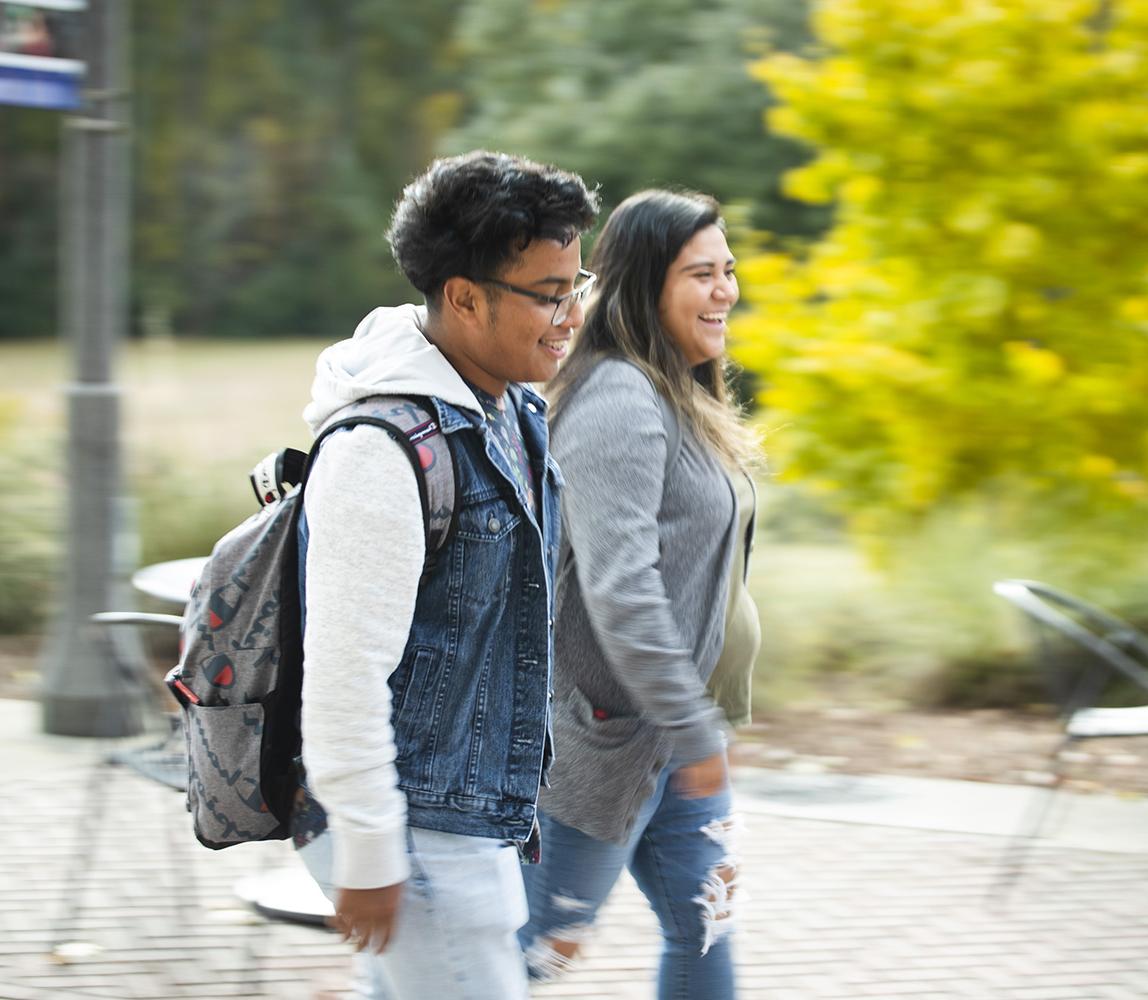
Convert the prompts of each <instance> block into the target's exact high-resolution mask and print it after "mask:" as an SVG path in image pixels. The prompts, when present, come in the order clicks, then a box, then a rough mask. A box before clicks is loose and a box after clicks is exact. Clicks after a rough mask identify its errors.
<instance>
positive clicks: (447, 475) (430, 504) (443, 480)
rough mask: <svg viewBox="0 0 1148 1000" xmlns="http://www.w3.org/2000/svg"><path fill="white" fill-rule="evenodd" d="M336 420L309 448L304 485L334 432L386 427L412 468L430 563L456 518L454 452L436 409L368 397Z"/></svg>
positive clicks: (402, 400)
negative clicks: (362, 425) (436, 414)
mask: <svg viewBox="0 0 1148 1000" xmlns="http://www.w3.org/2000/svg"><path fill="white" fill-rule="evenodd" d="M336 417H337V418H338V419H336V420H334V421H332V422H331V423H328V424H327V425H326V426H324V428H323V430H322V431H321V433H320V434H319V436H318V437H317V438H316V439H315V443H314V444H313V445H312V446H311V452H310V454H309V455H308V456H307V459H306V462H305V465H304V468H303V470H302V474H301V478H300V486H301V487H305V486H306V482H307V477H308V476H309V475H310V472H311V468H312V466H313V465H314V463H315V459H316V458H317V457H318V454H319V448H320V446H321V445H322V444H323V442H324V441H325V440H326V439H327V437H328V436H329V435H330V434H332V433H334V432H335V431H337V430H340V429H341V428H344V427H356V426H358V425H360V424H369V425H372V426H375V427H380V428H382V429H383V430H385V431H386V432H387V433H388V434H390V436H391V437H392V438H393V439H394V440H395V441H396V442H397V443H398V444H399V445H400V446H401V447H402V449H403V451H404V452H405V453H406V456H407V458H408V459H410V463H411V468H413V469H414V472H415V480H416V482H417V483H418V488H419V502H420V504H421V506H422V511H423V525H424V526H425V528H426V551H427V557H428V559H429V558H430V557H431V556H432V555H433V554H434V553H436V552H438V551H439V550H440V549H441V548H442V547H443V546H444V545H445V544H446V543H447V540H448V539H449V538H450V537H451V536H452V535H453V533H454V530H455V524H456V522H457V520H458V478H457V475H456V470H455V464H454V454H453V452H452V451H451V449H450V442H449V441H448V439H447V436H446V435H445V434H443V432H442V428H440V427H439V424H438V420H437V418H436V417H435V415H434V412H433V409H432V408H431V407H430V405H429V403H425V402H424V401H422V400H417V399H408V398H406V397H404V396H370V397H368V398H365V399H360V400H356V401H355V402H354V403H351V404H350V405H348V406H345V407H343V408H342V409H341V410H339V411H338V413H337V414H336Z"/></svg>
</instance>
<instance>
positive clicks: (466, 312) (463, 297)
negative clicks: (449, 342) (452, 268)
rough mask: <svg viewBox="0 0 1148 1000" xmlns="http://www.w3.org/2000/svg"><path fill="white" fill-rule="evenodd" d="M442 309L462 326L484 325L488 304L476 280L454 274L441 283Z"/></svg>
mask: <svg viewBox="0 0 1148 1000" xmlns="http://www.w3.org/2000/svg"><path fill="white" fill-rule="evenodd" d="M442 310H443V312H445V313H448V314H450V315H451V316H452V317H453V319H454V321H455V322H457V323H461V324H463V325H464V326H468V327H485V325H486V315H487V312H488V310H489V304H488V302H487V299H486V296H485V295H483V294H482V293H481V291H480V289H479V286H478V284H477V283H476V282H474V281H471V280H470V279H469V278H462V277H457V276H456V277H453V278H447V280H446V281H445V282H444V283H443V286H442Z"/></svg>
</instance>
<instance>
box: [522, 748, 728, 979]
mask: <svg viewBox="0 0 1148 1000" xmlns="http://www.w3.org/2000/svg"><path fill="white" fill-rule="evenodd" d="M671 774H672V766H671V767H667V768H666V769H665V770H664V771H663V772H662V774H661V777H660V778H659V779H658V784H657V787H656V789H655V790H654V794H653V796H651V798H650V800H649V801H648V802H647V803H646V804H645V805H644V806H643V807H642V810H641V812H640V813H639V814H638V818H637V820H636V822H635V824H634V830H633V832H632V834H631V836H630V839H629V840H628V841H627V842H626V843H625V844H615V843H611V842H609V841H604V840H596V839H595V838H593V837H589V836H587V835H586V834H584V833H582V832H581V831H579V830H575V829H574V828H572V827H569V826H564V825H563V824H561V823H559V822H558V821H557V820H555V819H553V818H551V817H549V816H547V815H545V814H540V820H541V824H542V862H541V864H538V865H528V866H527V867H525V868H524V869H523V875H524V878H525V881H526V898H527V902H528V903H529V905H530V919H529V921H528V922H527V924H526V926H525V927H523V928H522V930H520V931H519V932H518V940H519V943H520V944H521V945H522V948H523V951H524V952H525V953H526V960H527V964H528V965H529V966H530V974H531V976H532V977H534V978H536V979H550V978H553V977H554V976H556V975H557V974H559V973H561V972H562V971H564V969H565V967H566V966H567V965H568V964H569V962H568V960H565V959H563V958H562V957H561V956H560V955H558V954H556V953H555V952H554V950H553V949H552V948H551V947H549V942H550V941H551V940H559V941H566V942H577V941H581V940H584V939H585V937H586V935H587V933H588V932H589V930H590V928H591V926H592V925H593V922H594V919H595V917H596V915H597V913H598V909H599V907H600V906H601V905H602V903H604V902H605V900H606V897H607V896H608V895H609V894H610V890H611V889H612V888H613V886H614V883H615V882H616V881H617V879H618V876H619V875H620V874H621V871H622V867H623V866H626V867H628V868H629V870H630V874H631V875H633V877H634V880H635V881H636V882H637V884H638V887H639V888H640V889H641V890H642V892H643V894H644V895H645V897H646V899H647V900H649V902H650V905H651V907H652V908H653V910H654V913H655V914H656V915H657V918H658V922H659V923H660V924H661V928H662V941H663V947H662V959H661V965H660V967H659V970H658V1000H690V998H696V997H705V998H706V1000H732V997H733V996H734V971H733V957H732V949H731V943H730V936H729V934H728V931H729V930H730V929H731V928H732V926H733V923H732V910H731V904H732V899H731V898H730V897H731V896H732V894H733V891H734V884H733V878H734V873H735V870H736V859H735V858H734V857H733V856H732V851H731V850H730V845H729V834H730V832H731V830H730V791H729V788H728V787H727V788H725V789H724V790H723V791H721V792H719V793H718V794H717V795H714V796H711V797H709V798H703V799H687V798H683V797H682V796H681V795H679V794H678V793H677V792H676V791H675V789H674V786H673V784H672V783H671V782H670V780H669V779H670V776H671Z"/></svg>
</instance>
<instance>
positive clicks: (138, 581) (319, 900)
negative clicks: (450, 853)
mask: <svg viewBox="0 0 1148 1000" xmlns="http://www.w3.org/2000/svg"><path fill="white" fill-rule="evenodd" d="M206 562H207V556H195V557H193V558H191V559H172V560H171V561H169V562H161V563H154V564H152V565H151V566H144V567H143V568H142V569H139V570H137V571H136V572H135V573H133V574H132V586H133V587H135V589H136V590H138V591H139V592H140V593H141V594H147V596H148V597H152V598H155V599H156V600H158V601H163V602H164V603H166V604H171V605H176V606H178V607H179V608H180V610H183V608H184V607H186V605H187V602H188V599H189V598H190V596H191V588H192V587H193V586H195V581H196V580H198V579H199V575H200V573H202V572H203V567H204V564H205V563H206ZM137 617H139V618H141V619H142V618H143V617H144V616H137ZM152 617H159V616H152ZM184 769H185V774H186V764H185V765H184ZM235 894H236V895H237V896H238V897H239V898H240V899H242V900H243V901H244V902H245V903H247V904H249V905H250V906H252V907H253V908H254V909H255V910H256V911H257V912H259V913H262V914H263V915H264V916H266V917H271V918H273V919H276V920H290V921H294V922H296V923H302V924H325V923H326V921H327V918H328V917H330V916H331V915H332V914H333V913H334V909H333V908H332V906H331V904H330V902H329V901H328V900H327V897H326V896H324V895H323V893H322V892H321V891H320V890H319V887H318V885H316V884H315V880H314V879H313V878H311V876H310V875H309V874H308V872H307V869H306V868H304V867H303V863H302V862H301V861H298V860H297V859H296V860H295V863H294V864H292V865H291V866H290V867H289V868H282V869H276V870H275V871H270V872H264V873H262V874H256V875H249V876H247V877H246V878H243V879H241V880H240V881H239V882H238V883H236V885H235Z"/></svg>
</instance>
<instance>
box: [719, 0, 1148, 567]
mask: <svg viewBox="0 0 1148 1000" xmlns="http://www.w3.org/2000/svg"><path fill="white" fill-rule="evenodd" d="M814 26H815V31H816V34H817V36H818V38H819V40H820V42H821V44H822V45H823V50H822V51H821V52H820V53H818V54H816V56H815V57H814V58H808V59H807V58H799V57H797V56H795V55H792V54H778V55H773V56H770V57H768V58H766V59H763V60H762V61H761V62H760V63H759V64H758V65H757V67H756V73H757V75H758V76H759V78H760V79H761V80H762V81H763V82H764V83H766V84H767V85H768V86H769V87H770V88H771V90H772V92H773V93H774V94H776V95H777V97H778V98H779V100H780V101H781V102H783V103H782V104H781V106H778V107H775V108H774V109H772V110H771V112H770V114H769V124H770V128H771V129H773V130H774V131H775V132H781V133H784V134H786V135H789V136H792V137H794V138H795V139H799V140H801V141H803V142H806V143H808V144H810V145H811V146H813V147H815V148H816V149H817V151H818V155H817V158H816V159H815V160H814V161H813V162H812V163H810V164H809V165H807V166H804V167H802V168H801V169H798V170H796V171H794V172H792V173H790V174H789V175H788V176H787V178H786V180H785V190H786V192H787V193H788V194H789V195H791V196H793V197H796V198H801V199H804V200H806V201H809V202H811V203H814V204H819V203H827V202H829V201H833V202H835V204H836V206H837V212H836V217H835V218H836V221H835V225H834V227H833V229H832V230H831V231H830V232H829V233H828V234H827V235H826V236H825V237H824V238H823V239H822V240H820V241H819V242H817V243H816V244H815V245H813V246H812V247H811V248H809V249H808V250H807V251H805V252H792V253H788V254H787V253H772V252H767V253H762V254H761V255H759V256H756V257H753V258H751V259H748V260H744V261H743V262H742V264H741V265H740V267H739V270H740V273H741V277H742V284H743V291H744V293H745V295H746V298H747V299H748V301H749V302H750V303H751V306H752V308H751V310H750V311H749V312H748V313H746V314H743V315H742V317H741V319H740V320H738V321H737V323H736V324H735V330H734V335H735V337H736V340H737V344H738V347H737V351H736V353H737V355H738V357H739V358H740V359H741V360H742V361H743V362H744V363H745V364H746V365H747V366H748V367H750V368H751V369H752V370H754V371H755V372H757V373H758V375H759V377H760V380H761V382H760V385H761V386H762V389H761V393H760V399H761V401H762V402H763V403H764V405H765V406H766V407H767V408H768V411H769V414H770V416H769V422H770V423H771V424H772V425H774V426H776V427H777V428H778V429H777V431H776V433H774V434H773V435H772V436H771V437H770V442H769V443H770V451H771V452H772V454H773V455H774V456H776V457H777V458H778V460H779V464H780V465H781V466H782V469H783V474H784V476H786V477H788V478H791V479H796V480H800V481H802V482H804V483H806V484H812V485H814V486H816V487H820V488H821V489H822V490H823V491H824V492H825V493H826V494H827V495H828V496H829V497H830V498H831V499H832V501H833V502H835V503H836V504H837V505H838V507H839V508H840V509H842V510H844V511H845V512H846V513H847V514H848V515H849V516H850V517H851V519H852V523H853V526H854V527H855V528H856V529H858V530H859V531H861V532H869V533H872V534H873V536H874V537H876V538H879V539H884V540H885V542H889V541H890V540H892V539H896V538H898V537H900V536H909V535H911V534H912V531H913V530H914V529H916V528H919V527H921V526H922V524H923V522H924V521H925V520H926V519H927V518H928V517H929V516H930V515H931V514H932V513H933V512H935V511H937V510H939V509H941V508H942V507H944V506H945V505H952V504H960V503H962V502H964V501H967V500H968V499H969V498H979V501H983V502H986V503H989V504H990V506H992V507H993V508H994V509H995V511H996V513H997V514H1000V515H1001V516H1003V517H1005V518H1006V520H1007V521H1008V523H1010V524H1011V526H1012V527H1013V528H1018V527H1019V526H1022V525H1023V526H1026V527H1025V528H1024V530H1027V531H1030V532H1035V533H1038V534H1039V533H1042V532H1044V533H1048V534H1049V535H1052V534H1055V533H1060V534H1061V535H1066V534H1067V535H1071V536H1073V537H1074V538H1075V539H1076V540H1077V541H1078V542H1079V541H1080V540H1081V539H1084V540H1086V541H1088V543H1089V546H1088V547H1091V548H1093V549H1094V551H1095V552H1097V553H1100V552H1103V554H1104V558H1106V559H1107V558H1111V559H1113V560H1116V561H1120V560H1122V559H1124V560H1126V559H1127V558H1128V557H1129V556H1134V557H1136V558H1141V559H1142V558H1143V553H1142V551H1141V547H1138V546H1135V545H1130V544H1128V543H1129V541H1130V536H1129V534H1128V532H1129V530H1132V529H1133V526H1134V525H1136V524H1139V525H1141V526H1142V524H1143V516H1144V514H1145V513H1146V512H1148V481H1146V479H1148V430H1146V428H1148V105H1146V104H1145V102H1144V100H1143V97H1144V94H1145V92H1146V91H1148V3H1144V2H1143V0H1107V2H1097V0H1089V2H1085V0H1056V2H1050V0H1007V2H1006V0H980V2H977V3H967V2H964V0H931V2H927V3H922V2H919V0H823V2H821V3H819V4H818V5H817V8H816V13H815V16H814ZM1092 543H1096V545H1095V546H1093V545H1092Z"/></svg>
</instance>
